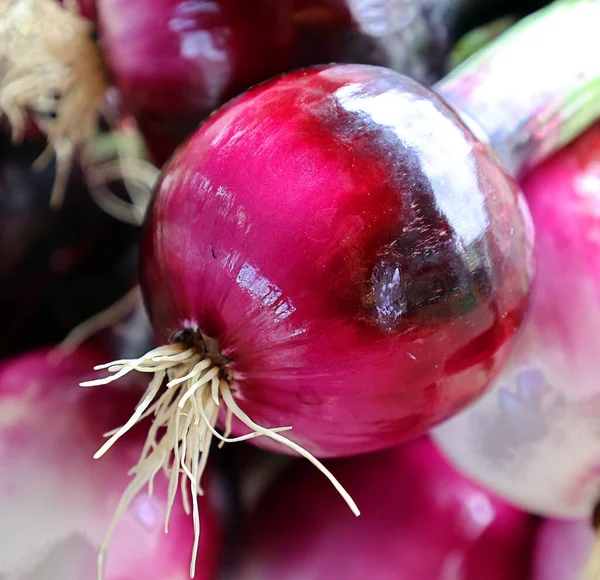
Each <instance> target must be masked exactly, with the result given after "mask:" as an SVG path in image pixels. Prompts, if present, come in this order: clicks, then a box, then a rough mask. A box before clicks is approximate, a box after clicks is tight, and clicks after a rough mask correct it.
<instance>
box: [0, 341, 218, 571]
mask: <svg viewBox="0 0 600 580" xmlns="http://www.w3.org/2000/svg"><path fill="white" fill-rule="evenodd" d="M48 354H49V350H48V349H43V350H39V351H35V352H32V353H30V354H27V355H24V356H21V357H19V358H15V359H10V360H6V361H4V362H3V363H2V364H1V365H0V463H1V464H2V469H0V506H2V508H1V510H0V513H1V514H2V517H0V542H1V544H2V549H1V550H0V576H2V577H7V578H22V579H23V580H25V579H29V578H31V579H34V578H35V580H47V579H50V578H52V579H58V578H61V579H65V580H83V579H86V580H89V579H91V578H95V577H96V557H97V552H98V549H99V547H100V544H101V542H102V540H103V538H104V534H105V533H106V530H107V528H108V525H109V523H110V520H111V518H112V516H113V514H114V511H115V509H116V507H117V503H118V501H119V498H120V496H121V493H122V492H123V490H124V488H125V486H126V485H127V483H128V482H129V480H130V478H129V476H128V475H127V472H128V471H129V469H130V468H131V465H132V464H133V463H134V462H135V460H136V459H137V456H138V455H139V452H140V450H141V445H142V443H143V440H144V433H142V432H141V431H140V430H138V431H136V432H134V433H131V434H129V435H127V436H125V437H124V438H123V440H122V441H121V442H120V444H119V445H117V446H115V448H114V449H111V450H110V452H109V453H108V454H107V455H106V456H105V457H103V458H102V459H101V460H94V459H93V457H92V456H93V454H94V453H95V451H96V450H97V449H98V448H99V446H100V445H101V444H102V441H103V433H105V432H107V431H109V430H111V429H113V428H114V426H115V425H121V424H123V422H124V421H126V420H127V418H128V416H129V404H134V401H137V399H138V398H139V396H140V392H143V390H142V388H143V384H140V380H139V377H132V378H134V379H135V380H131V379H130V380H128V381H125V382H124V383H122V384H121V385H120V386H118V387H116V388H117V389H118V396H119V397H120V399H119V401H120V403H118V404H117V405H115V401H116V400H115V396H116V395H117V393H115V390H114V389H108V390H106V389H83V388H78V387H77V384H78V383H79V382H80V381H82V380H85V379H87V378H91V377H92V376H93V371H91V369H92V368H93V366H94V365H95V364H100V363H101V362H102V361H104V360H107V359H106V357H107V356H109V357H110V356H111V355H112V356H114V354H115V353H114V352H112V353H111V352H108V351H107V350H106V349H104V348H102V347H99V346H98V345H96V344H95V345H93V346H92V345H88V346H86V347H82V348H80V349H79V350H78V351H77V352H76V353H75V354H73V355H71V356H69V357H67V358H65V359H63V360H62V361H61V362H60V363H58V364H52V363H50V362H49V361H48V358H47V357H48ZM213 473H214V472H213ZM208 475H209V478H208V479H207V482H206V483H207V484H209V489H210V492H211V493H210V496H211V498H212V501H214V502H215V503H214V504H213V503H211V502H210V501H209V500H208V499H205V498H200V503H201V510H200V517H201V523H202V536H201V539H200V549H199V556H198V564H197V567H196V578H199V579H200V580H213V579H214V577H215V571H216V569H217V565H218V562H219V558H220V554H221V551H220V550H221V541H222V534H223V530H222V524H221V522H220V517H219V512H218V510H217V508H216V507H215V506H216V500H217V498H218V494H217V493H215V492H218V491H219V490H218V489H214V484H215V483H216V479H215V476H214V475H213V474H208ZM210 484H212V485H210ZM166 501H167V481H166V479H165V478H160V477H157V478H156V481H155V487H154V495H153V497H152V498H149V497H148V496H147V494H146V493H145V491H142V493H140V495H139V496H138V497H136V498H135V499H134V500H133V502H132V504H131V506H130V507H129V509H128V510H127V511H126V512H125V513H124V514H123V516H122V518H121V520H120V521H119V523H118V525H117V527H116V530H115V533H114V535H113V538H112V541H111V543H110V546H109V550H108V554H107V557H106V565H105V571H104V572H105V574H104V580H140V579H144V580H166V579H167V578H173V579H174V578H187V577H188V574H189V561H190V555H191V550H192V541H193V529H192V526H191V522H190V521H189V517H188V516H187V515H186V514H185V512H184V510H183V506H182V504H181V501H180V499H179V498H177V500H176V501H175V504H174V508H173V512H172V515H171V523H170V526H169V534H168V535H165V533H164V514H165V509H166ZM7 574H8V575H7ZM5 575H7V576H5Z"/></svg>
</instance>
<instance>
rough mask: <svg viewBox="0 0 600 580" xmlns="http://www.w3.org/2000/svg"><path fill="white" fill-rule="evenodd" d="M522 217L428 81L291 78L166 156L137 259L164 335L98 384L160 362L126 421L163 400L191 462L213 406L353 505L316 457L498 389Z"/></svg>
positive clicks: (408, 429)
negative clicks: (317, 472)
mask: <svg viewBox="0 0 600 580" xmlns="http://www.w3.org/2000/svg"><path fill="white" fill-rule="evenodd" d="M415 127H428V129H427V130H425V131H421V130H410V129H407V128H415ZM432 133H433V134H436V133H437V134H438V135H440V136H443V138H441V139H440V140H439V141H432V139H431V134H432ZM240 159H246V160H247V165H244V166H241V165H240V163H239V160H240ZM284 168H285V170H284ZM492 184H493V185H492ZM281 192H285V196H284V197H282V195H281ZM306 208H310V211H309V212H307V211H306ZM200 224H201V225H200ZM527 226H528V222H527V219H526V210H525V209H524V207H523V205H522V200H521V198H520V194H519V191H518V189H517V187H516V185H515V183H514V182H513V181H511V180H510V178H508V177H507V176H506V175H505V174H504V172H503V171H502V169H501V168H500V167H499V165H498V164H497V163H496V162H495V160H494V158H493V157H492V156H491V154H490V152H489V150H488V149H487V148H486V147H485V146H483V145H481V144H479V143H478V142H477V141H476V140H475V138H474V137H473V136H472V134H471V133H470V132H469V131H468V129H467V128H466V127H465V126H464V125H463V124H462V123H461V122H460V121H459V119H458V118H457V117H456V115H455V114H454V113H453V112H452V111H451V110H450V109H448V108H447V107H446V105H444V103H443V102H442V101H441V100H440V99H439V98H437V97H436V96H435V95H434V94H433V93H431V92H430V91H428V90H426V89H424V88H422V87H421V86H419V85H418V84H416V83H415V82H414V81H412V80H410V79H408V78H407V77H402V76H400V75H397V74H396V73H393V72H392V71H389V70H387V69H382V68H377V67H368V66H359V65H345V66H344V65H337V66H329V67H317V68H313V69H307V70H303V71H299V72H297V73H292V74H289V75H287V76H286V77H283V78H282V79H280V80H275V81H272V82H271V83H267V84H264V85H262V86H260V87H259V88H257V89H255V90H252V91H250V92H248V93H246V94H245V95H244V97H241V98H240V99H238V100H237V101H236V102H234V103H232V104H231V105H230V106H228V107H225V108H224V109H222V110H221V111H220V112H219V113H218V114H216V115H213V116H212V117H211V119H210V120H209V121H208V122H207V123H205V124H204V125H203V127H202V129H201V130H200V131H198V132H197V133H196V134H195V135H194V137H193V138H192V139H191V140H190V142H189V143H188V144H187V146H186V147H185V148H184V149H182V150H180V152H179V154H178V155H176V156H175V157H174V159H173V160H172V161H171V163H170V164H169V167H168V168H167V170H166V171H165V173H164V175H163V178H162V182H161V183H160V184H159V186H158V189H157V192H156V194H155V197H154V201H153V206H152V209H151V211H150V213H149V217H148V220H147V223H146V228H145V235H144V240H143V252H142V263H141V282H142V288H143V291H144V293H145V300H146V305H147V308H148V310H149V313H150V318H151V321H152V323H153V326H154V329H155V332H156V335H157V339H158V341H159V342H160V343H163V344H164V345H165V346H163V347H159V348H158V349H156V350H154V351H151V352H150V353H148V354H147V355H146V356H145V357H142V358H140V359H138V360H136V361H117V362H115V363H109V364H108V365H102V366H100V367H97V368H99V369H100V368H108V369H109V370H110V371H111V372H113V375H112V376H109V377H107V378H105V379H99V380H97V381H91V382H89V383H86V384H89V385H101V384H106V383H109V382H111V381H113V380H115V379H118V378H119V377H121V376H123V375H124V374H125V373H127V372H129V371H131V370H134V369H135V370H139V371H142V372H148V373H153V374H154V378H153V379H152V381H151V383H150V386H149V388H148V392H147V395H146V398H145V400H144V404H142V405H141V406H140V407H138V408H137V410H136V412H135V413H134V416H133V417H132V423H134V422H135V419H136V417H138V416H140V415H141V414H142V413H143V412H144V409H145V408H146V407H147V406H148V405H150V404H151V403H152V401H153V400H154V399H155V398H156V402H154V403H152V404H153V405H157V406H158V408H159V409H161V415H160V419H158V420H157V422H156V423H155V425H157V426H163V427H164V428H166V435H165V443H164V444H165V445H167V446H170V447H171V451H172V452H173V453H174V454H175V456H176V457H178V456H180V455H181V454H183V455H185V452H186V451H187V453H189V455H187V459H186V461H185V462H186V464H187V465H188V467H189V471H190V472H191V470H192V469H191V467H192V464H191V461H192V459H193V458H194V457H195V456H196V453H198V452H201V453H202V457H203V460H205V459H204V458H205V457H206V455H207V453H208V449H209V448H208V445H209V443H210V440H211V437H212V436H213V435H214V434H216V432H215V431H214V428H213V426H214V425H215V423H216V421H217V419H218V417H219V415H220V417H221V424H222V425H224V426H225V431H226V433H227V434H228V433H229V432H233V433H234V434H235V435H236V436H238V437H241V438H242V439H243V438H252V437H254V436H256V435H263V436H265V437H263V438H262V439H261V440H260V441H259V444H261V445H264V446H271V447H273V448H275V449H277V450H279V451H286V448H285V447H284V445H285V446H287V447H289V448H290V450H291V451H293V452H296V453H300V454H302V455H304V456H305V457H307V458H309V459H310V460H311V461H313V462H314V463H315V464H316V465H318V466H319V468H320V469H321V470H322V471H324V473H326V475H327V476H328V477H330V478H331V479H332V481H333V483H334V485H336V487H337V488H338V491H340V493H342V495H344V497H345V499H346V501H347V502H348V503H349V504H350V506H351V507H352V509H353V510H354V511H355V513H358V510H357V508H356V506H355V505H354V503H353V502H352V500H351V499H350V498H349V497H348V495H347V494H346V493H345V492H344V490H343V488H341V486H340V485H339V484H338V483H337V482H336V481H335V480H334V479H333V478H332V477H331V475H330V474H329V473H328V472H327V471H326V470H325V469H324V468H323V467H322V466H321V465H320V464H318V462H317V461H316V460H315V459H314V457H312V456H311V455H310V453H312V454H314V455H317V456H321V457H330V456H341V455H350V454H355V453H359V452H364V451H371V450H374V449H379V448H384V447H389V446H391V445H394V444H398V443H399V442H401V441H404V440H406V439H408V438H411V437H415V436H417V435H419V434H421V433H423V432H424V431H425V430H427V429H428V428H429V427H431V426H432V425H434V424H435V423H437V422H439V421H441V420H443V419H445V418H446V417H448V416H450V415H451V414H452V413H454V412H456V411H458V410H459V409H460V408H461V407H463V406H464V405H466V404H467V403H468V402H470V401H472V400H473V398H475V397H476V396H478V395H479V394H480V393H481V392H482V391H483V390H484V389H485V388H486V386H487V385H488V383H489V381H490V380H491V378H492V377H493V376H494V375H495V373H496V372H497V371H498V369H499V367H500V365H501V364H502V362H503V361H504V360H505V357H506V355H507V352H508V349H509V346H510V344H511V343H512V338H513V337H514V334H515V332H516V331H517V329H518V328H519V325H520V323H521V321H522V318H523V314H524V311H525V307H526V303H527V295H528V291H529V284H530V280H531V263H530V257H531V240H530V237H529V236H530V231H529V230H528V227H527ZM274 240H276V241H277V242H276V243H275V244H274V243H273V241H274ZM467 255H468V256H469V258H468V259H467ZM167 370H168V373H169V374H168V382H167V386H168V387H169V388H168V389H167V390H166V391H164V392H161V391H160V385H161V383H162V380H163V378H164V376H165V371H167ZM242 409H243V410H242ZM232 418H235V421H234V422H232ZM287 424H291V425H293V426H294V430H293V432H292V438H293V441H292V440H291V439H286V438H285V437H283V436H282V435H280V434H279V433H277V432H276V429H274V428H276V427H280V426H281V425H287ZM261 425H267V426H268V427H269V428H268V429H265V428H264V427H261ZM248 429H250V431H251V433H250V434H248ZM125 430H126V429H123V430H121V431H119V432H118V433H116V434H115V435H114V437H113V438H111V439H110V440H109V441H108V442H107V444H106V445H105V446H104V447H103V448H102V449H101V450H100V451H99V452H98V454H97V456H100V455H102V454H103V453H104V452H105V451H106V449H108V448H109V447H110V446H111V445H112V444H113V443H114V442H115V441H116V439H117V438H118V437H119V436H120V434H121V433H123V432H124V431H125ZM219 437H222V436H220V435H219ZM226 437H227V435H226ZM270 440H273V441H270ZM282 444H283V445H282ZM190 445H191V450H190ZM186 446H187V447H186ZM184 447H186V449H184ZM161 452H162V451H161ZM161 460H162V461H164V462H166V461H170V455H164V456H162V459H161ZM182 461H183V460H182ZM190 475H191V473H188V476H190ZM148 476H149V474H148ZM192 479H193V480H194V481H195V480H196V476H195V475H194V476H193V478H192Z"/></svg>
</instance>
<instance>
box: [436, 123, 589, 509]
mask: <svg viewBox="0 0 600 580" xmlns="http://www.w3.org/2000/svg"><path fill="white" fill-rule="evenodd" d="M599 163H600V124H596V125H595V126H594V127H592V128H591V129H589V130H588V131H587V132H586V133H585V134H584V135H582V136H581V137H580V138H579V139H578V140H577V141H575V142H574V143H573V144H572V145H570V146H569V147H567V148H565V149H564V150H563V151H561V152H560V153H559V154H557V155H556V156H554V157H553V158H552V159H551V160H549V161H548V162H546V163H545V164H544V165H542V166H541V167H540V168H539V169H537V170H536V171H535V172H533V173H532V174H531V175H530V176H529V177H528V178H527V179H525V180H524V181H523V190H524V192H525V195H526V197H527V201H528V203H529V207H530V208H531V213H532V216H533V221H534V224H535V229H536V256H537V273H536V280H535V284H534V290H533V300H532V308H531V317H530V322H529V323H528V325H527V327H526V330H525V332H524V335H523V337H522V340H521V341H520V342H519V345H518V347H517V348H516V349H515V352H514V356H513V357H512V359H511V361H510V362H509V364H507V366H506V368H505V369H504V370H503V371H502V374H501V375H500V377H499V378H498V380H497V382H496V384H495V385H494V387H493V389H492V390H490V392H489V393H488V394H487V395H486V396H485V397H483V398H482V399H481V400H480V401H478V402H477V403H476V404H475V405H473V406H472V407H470V408H469V409H467V410H466V411H465V412H464V413H461V414H460V415H459V416H458V417H456V418H454V419H453V420H452V421H450V422H448V423H446V424H445V425H442V426H441V427H440V428H439V431H438V433H437V440H438V443H439V445H440V446H441V447H442V448H443V450H444V451H445V453H446V454H447V456H448V457H449V458H450V459H451V460H452V461H453V462H454V463H455V464H456V466H457V467H458V468H459V469H461V470H463V471H465V472H466V473H469V474H470V475H471V476H472V477H474V478H475V479H476V480H477V481H479V482H481V483H483V484H485V485H487V486H489V487H490V488H491V489H492V490H494V491H495V492H496V493H498V494H501V495H502V496H504V497H506V498H508V499H510V500H512V501H514V502H515V503H517V504H518V505H521V506H523V507H525V508H526V509H528V510H530V511H535V512H537V513H540V514H542V515H547V516H554V517H569V518H590V517H591V514H592V512H593V510H594V507H595V505H596V504H597V502H598V499H599V490H600V468H599V466H600V428H599V425H600V383H599V381H598V378H599V376H600V238H599V237H598V230H599V228H600V185H599V184H600V181H599V173H598V167H599Z"/></svg>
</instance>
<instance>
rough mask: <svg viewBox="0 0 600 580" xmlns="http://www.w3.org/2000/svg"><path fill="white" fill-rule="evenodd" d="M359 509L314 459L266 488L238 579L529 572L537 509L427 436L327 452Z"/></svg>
mask: <svg viewBox="0 0 600 580" xmlns="http://www.w3.org/2000/svg"><path fill="white" fill-rule="evenodd" d="M328 466H329V467H330V468H331V469H332V470H333V472H334V473H335V474H336V475H337V476H338V477H339V478H340V479H341V480H342V481H344V482H345V485H346V486H347V489H348V491H349V492H350V493H351V494H352V495H353V496H354V498H355V499H356V500H357V502H358V504H359V505H360V506H361V508H362V510H363V514H362V515H361V517H360V518H358V519H355V518H353V517H352V514H351V513H350V512H349V511H348V510H347V509H346V507H345V506H344V505H343V504H342V503H341V502H339V501H337V499H336V497H335V491H334V490H333V489H331V487H330V486H329V485H328V484H327V482H326V481H325V480H324V478H322V477H321V476H320V474H318V473H317V472H316V471H315V470H314V469H311V467H310V466H309V465H308V464H304V463H295V464H294V465H293V466H291V467H288V468H287V469H286V470H285V471H283V472H282V473H281V474H280V475H279V476H278V477H277V478H276V479H275V480H274V481H273V482H272V484H271V485H270V486H269V487H268V488H267V489H266V490H264V494H263V499H262V501H261V502H260V503H259V505H258V506H257V508H256V511H255V513H254V515H253V517H252V518H251V519H250V521H249V522H248V525H247V529H246V536H245V537H246V541H247V544H246V552H245V557H244V560H243V564H242V569H241V571H240V573H239V574H238V575H237V576H235V578H239V579H240V580H280V579H281V578H286V579H289V580H300V579H303V580H308V579H310V580H328V579H330V578H345V579H348V580H359V579H363V578H377V579H378V580H396V579H398V578H402V579H403V580H404V579H410V580H432V579H434V578H435V579H442V578H460V579H461V580H481V579H483V578H486V579H489V580H530V558H531V549H532V543H533V534H534V530H535V522H534V519H533V518H532V517H531V516H529V515H527V514H525V513H523V512H520V511H517V510H515V509H513V508H511V507H510V506H509V505H508V504H506V503H504V502H503V501H502V500H500V499H498V498H496V497H494V496H492V495H490V494H488V493H486V492H485V491H483V490H482V489H481V488H479V487H478V486H477V485H476V484H474V483H472V482H470V481H469V480H467V479H465V478H464V477H462V476H460V475H459V474H458V473H456V472H455V471H454V470H452V468H451V467H450V466H449V465H448V464H447V463H446V461H445V460H444V459H443V458H442V457H441V456H440V454H439V453H438V452H437V451H436V449H435V448H434V446H433V445H432V444H431V442H429V441H428V440H426V439H422V440H420V441H417V442H415V443H411V444H408V445H405V446H402V447H398V448H395V449H392V450H388V451H385V452H379V453H376V454H372V455H364V456H360V457H354V458H351V459H346V460H336V461H330V462H328Z"/></svg>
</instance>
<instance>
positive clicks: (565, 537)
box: [532, 520, 594, 580]
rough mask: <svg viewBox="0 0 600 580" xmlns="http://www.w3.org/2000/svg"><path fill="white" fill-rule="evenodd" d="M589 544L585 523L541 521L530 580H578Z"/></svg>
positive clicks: (590, 536)
mask: <svg viewBox="0 0 600 580" xmlns="http://www.w3.org/2000/svg"><path fill="white" fill-rule="evenodd" d="M593 543H594V532H593V529H592V526H591V525H590V522H589V521H588V520H572V521H569V520H544V521H543V522H542V524H541V525H540V527H539V531H538V532H537V535H536V539H535V557H534V561H533V576H532V580H580V578H581V571H582V570H583V566H584V564H585V561H586V558H587V555H588V553H589V550H590V548H591V547H592V545H593Z"/></svg>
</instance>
